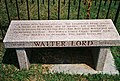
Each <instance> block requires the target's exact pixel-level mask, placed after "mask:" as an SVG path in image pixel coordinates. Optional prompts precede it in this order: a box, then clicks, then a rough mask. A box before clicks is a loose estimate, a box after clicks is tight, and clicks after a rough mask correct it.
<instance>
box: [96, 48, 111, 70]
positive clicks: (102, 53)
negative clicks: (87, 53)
mask: <svg viewBox="0 0 120 81" xmlns="http://www.w3.org/2000/svg"><path fill="white" fill-rule="evenodd" d="M108 50H109V47H100V50H99V55H98V61H97V66H96V70H97V71H102V70H103V67H104V64H105V59H106V56H107V52H108Z"/></svg>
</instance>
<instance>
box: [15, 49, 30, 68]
mask: <svg viewBox="0 0 120 81" xmlns="http://www.w3.org/2000/svg"><path fill="white" fill-rule="evenodd" d="M16 53H17V57H18V62H19V66H20V69H27V70H28V69H29V66H30V63H29V60H28V57H27V54H26V51H25V49H16Z"/></svg>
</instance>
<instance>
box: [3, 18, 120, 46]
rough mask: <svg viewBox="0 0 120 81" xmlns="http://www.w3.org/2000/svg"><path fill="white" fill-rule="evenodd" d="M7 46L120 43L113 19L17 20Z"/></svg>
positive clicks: (111, 44) (10, 28) (9, 33)
mask: <svg viewBox="0 0 120 81" xmlns="http://www.w3.org/2000/svg"><path fill="white" fill-rule="evenodd" d="M3 42H4V45H5V48H30V47H31V48H33V47H35V48H36V47H90V46H120V36H119V34H118V32H117V30H116V28H115V26H114V24H113V22H112V20H111V19H94V20H13V21H11V23H10V26H9V28H8V31H7V33H6V36H5V38H4V41H3Z"/></svg>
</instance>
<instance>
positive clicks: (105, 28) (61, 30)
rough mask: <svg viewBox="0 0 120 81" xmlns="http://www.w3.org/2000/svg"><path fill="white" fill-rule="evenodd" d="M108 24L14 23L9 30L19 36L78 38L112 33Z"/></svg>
mask: <svg viewBox="0 0 120 81" xmlns="http://www.w3.org/2000/svg"><path fill="white" fill-rule="evenodd" d="M109 24H110V22H92V21H91V22H72V23H71V22H65V23H60V22H59V23H54V22H51V23H46V22H37V23H35V22H34V23H17V24H16V23H14V26H15V27H14V28H12V29H11V30H12V31H13V32H14V33H16V34H20V35H21V36H30V37H32V36H33V37H34V36H40V37H42V36H51V35H52V36H66V35H71V36H80V35H88V36H89V35H96V36H97V35H101V34H103V33H108V32H112V31H113V28H112V26H109Z"/></svg>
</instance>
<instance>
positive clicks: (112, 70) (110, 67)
mask: <svg viewBox="0 0 120 81" xmlns="http://www.w3.org/2000/svg"><path fill="white" fill-rule="evenodd" d="M107 50H108V52H107V56H106V60H105V64H104V68H103V71H96V70H94V69H93V68H91V67H90V66H88V65H86V64H51V65H48V64H45V65H43V66H47V65H48V66H51V67H50V68H49V69H48V70H49V71H48V72H50V73H60V72H62V73H65V74H66V73H67V74H89V73H90V74H97V73H103V74H112V75H114V74H119V71H118V70H117V69H116V66H115V64H114V58H113V56H112V54H111V51H110V49H107ZM73 68H74V69H73ZM44 73H47V72H44Z"/></svg>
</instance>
